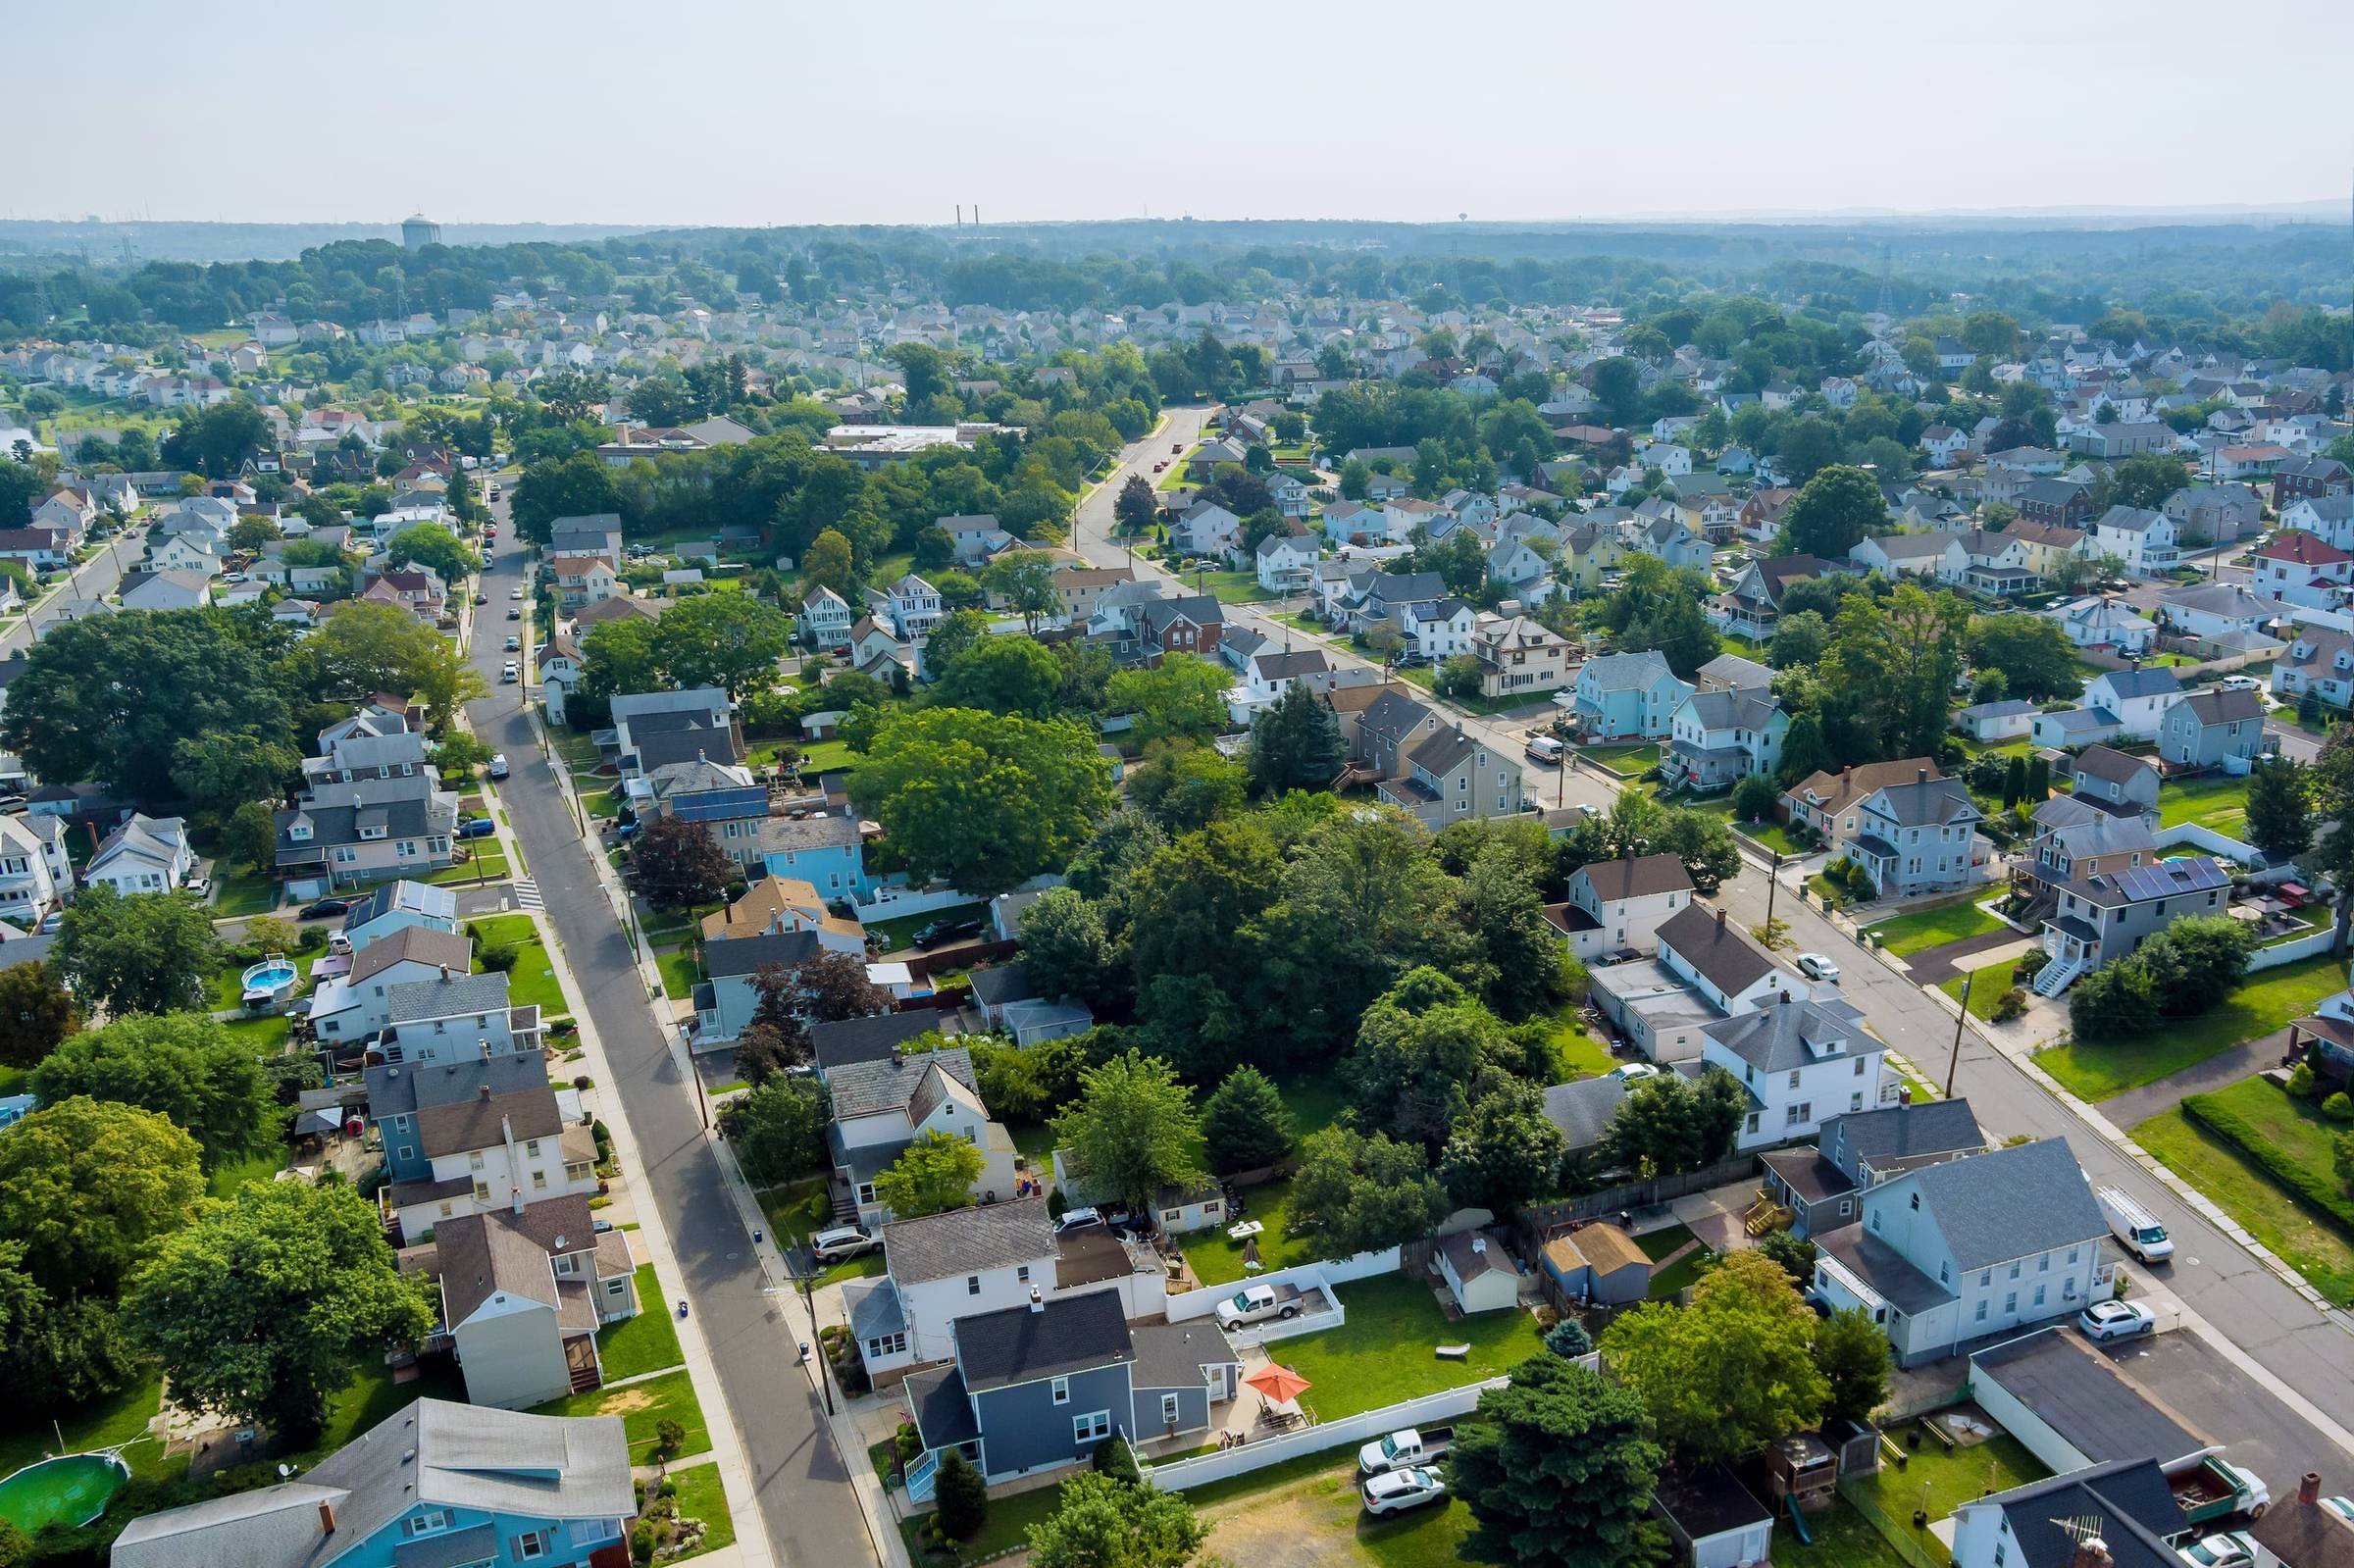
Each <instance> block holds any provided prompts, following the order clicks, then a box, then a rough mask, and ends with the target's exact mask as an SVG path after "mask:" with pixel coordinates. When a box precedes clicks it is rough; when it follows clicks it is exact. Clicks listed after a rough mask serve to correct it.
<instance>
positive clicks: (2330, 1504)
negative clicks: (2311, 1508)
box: [2322, 1496, 2354, 1525]
mask: <svg viewBox="0 0 2354 1568" xmlns="http://www.w3.org/2000/svg"><path fill="white" fill-rule="evenodd" d="M2322 1506H2323V1507H2325V1508H2327V1509H2328V1510H2329V1511H2330V1512H2331V1513H2333V1514H2335V1515H2337V1516H2338V1517H2339V1518H2340V1519H2343V1520H2344V1521H2345V1522H2346V1523H2347V1524H2350V1525H2354V1497H2346V1496H2336V1497H2324V1498H2323V1499H2322Z"/></svg>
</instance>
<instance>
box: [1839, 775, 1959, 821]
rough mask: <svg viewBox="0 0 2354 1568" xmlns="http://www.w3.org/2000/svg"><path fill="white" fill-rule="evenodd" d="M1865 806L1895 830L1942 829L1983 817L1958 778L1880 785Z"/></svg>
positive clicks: (1918, 779)
mask: <svg viewBox="0 0 2354 1568" xmlns="http://www.w3.org/2000/svg"><path fill="white" fill-rule="evenodd" d="M1865 805H1866V806H1868V807H1871V808H1872V809H1873V810H1874V811H1875V812H1876V813H1877V814H1879V815H1884V816H1886V817H1887V818H1888V819H1889V821H1891V822H1893V823H1895V824H1896V825H1897V826H1898V827H1899V828H1943V827H1949V826H1951V825H1953V824H1955V823H1958V822H1976V821H1978V820H1980V819H1981V818H1982V817H1984V816H1985V813H1984V812H1982V811H1980V810H1978V808H1977V804H1976V802H1974V801H1972V800H1971V799H1970V790H1969V789H1968V788H1967V787H1966V786H1965V785H1964V784H1963V783H1962V781H1961V780H1959V779H1927V778H1917V779H1915V780H1913V781H1912V782H1910V783H1908V784H1882V785H1881V786H1880V787H1879V788H1878V789H1875V790H1873V791H1872V793H1871V795H1870V797H1869V798H1868V800H1866V801H1865Z"/></svg>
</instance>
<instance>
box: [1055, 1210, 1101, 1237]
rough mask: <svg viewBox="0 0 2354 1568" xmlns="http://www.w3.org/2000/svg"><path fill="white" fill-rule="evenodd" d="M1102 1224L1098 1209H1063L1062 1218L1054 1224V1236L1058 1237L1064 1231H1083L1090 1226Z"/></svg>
mask: <svg viewBox="0 0 2354 1568" xmlns="http://www.w3.org/2000/svg"><path fill="white" fill-rule="evenodd" d="M1102 1223H1103V1214H1102V1211H1101V1210H1100V1209H1065V1210H1063V1211H1062V1218H1061V1219H1059V1220H1056V1221H1055V1222H1054V1234H1055V1235H1057V1236H1060V1235H1061V1234H1062V1233H1063V1232H1065V1231H1084V1230H1086V1229H1087V1228H1088V1227H1089V1226H1091V1225H1101V1224H1102Z"/></svg>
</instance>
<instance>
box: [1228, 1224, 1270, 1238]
mask: <svg viewBox="0 0 2354 1568" xmlns="http://www.w3.org/2000/svg"><path fill="white" fill-rule="evenodd" d="M1266 1228H1267V1227H1266V1225H1265V1223H1264V1222H1262V1221H1259V1220H1245V1221H1243V1222H1242V1223H1241V1224H1240V1225H1229V1226H1228V1227H1226V1235H1227V1238H1228V1239H1231V1240H1236V1241H1247V1240H1249V1239H1251V1238H1252V1237H1254V1236H1257V1235H1258V1234H1260V1233H1261V1232H1263V1231H1264V1230H1266Z"/></svg>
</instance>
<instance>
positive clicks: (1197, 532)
mask: <svg viewBox="0 0 2354 1568" xmlns="http://www.w3.org/2000/svg"><path fill="white" fill-rule="evenodd" d="M1242 536H1243V520H1242V519H1241V518H1239V517H1236V516H1235V515H1234V514H1233V513H1232V512H1229V511H1227V510H1226V508H1224V507H1222V506H1220V505H1218V503H1217V502H1215V501H1196V502H1195V503H1194V504H1193V505H1192V506H1189V507H1187V508H1186V509H1185V511H1184V512H1183V513H1182V514H1181V515H1180V516H1179V517H1178V519H1177V521H1176V522H1174V523H1172V524H1170V525H1169V547H1170V548H1171V549H1172V550H1176V551H1178V552H1181V553H1182V554H1185V555H1197V556H1208V557H1210V558H1212V559H1214V560H1220V561H1223V560H1225V559H1227V558H1228V557H1229V556H1231V555H1232V554H1234V553H1235V551H1236V549H1237V548H1238V546H1239V544H1240V541H1241V539H1242Z"/></svg>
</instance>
